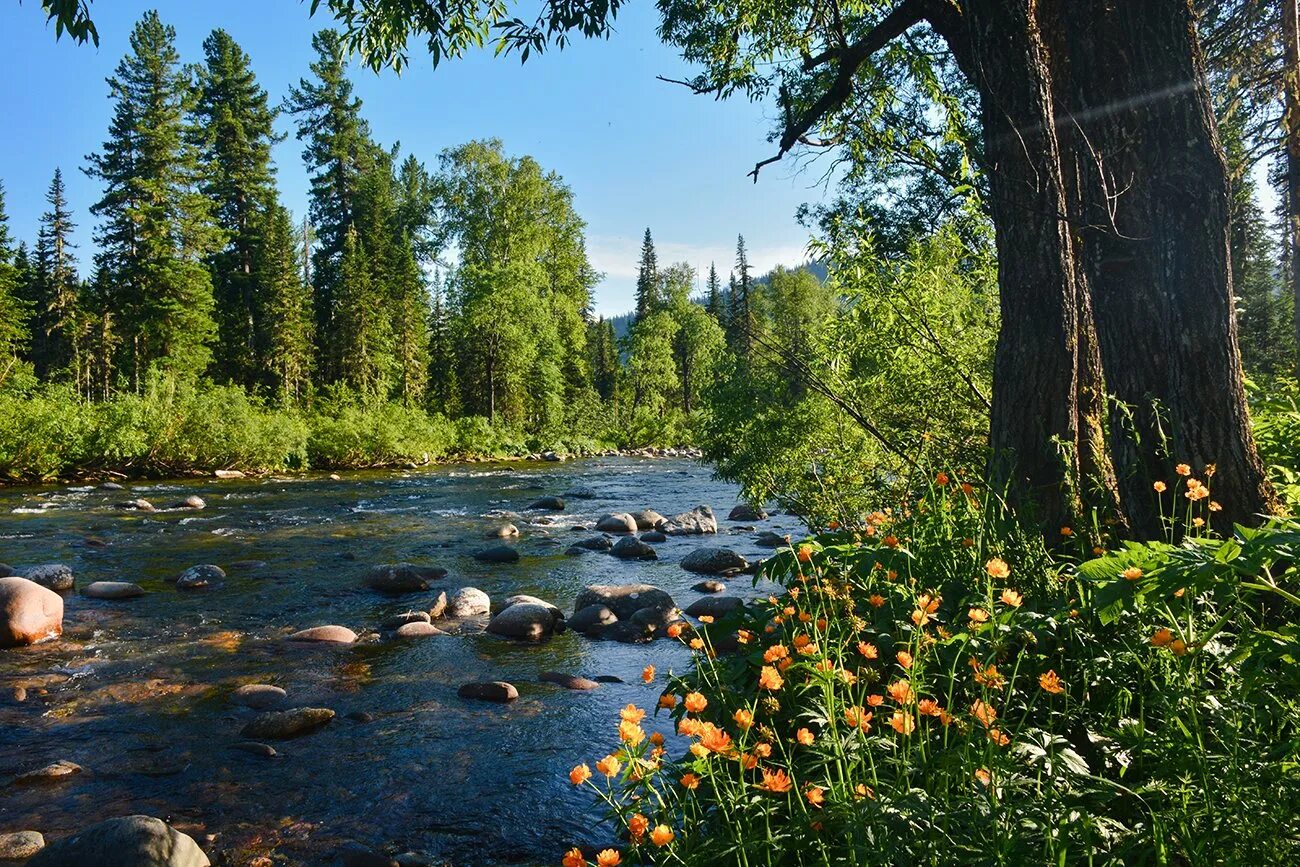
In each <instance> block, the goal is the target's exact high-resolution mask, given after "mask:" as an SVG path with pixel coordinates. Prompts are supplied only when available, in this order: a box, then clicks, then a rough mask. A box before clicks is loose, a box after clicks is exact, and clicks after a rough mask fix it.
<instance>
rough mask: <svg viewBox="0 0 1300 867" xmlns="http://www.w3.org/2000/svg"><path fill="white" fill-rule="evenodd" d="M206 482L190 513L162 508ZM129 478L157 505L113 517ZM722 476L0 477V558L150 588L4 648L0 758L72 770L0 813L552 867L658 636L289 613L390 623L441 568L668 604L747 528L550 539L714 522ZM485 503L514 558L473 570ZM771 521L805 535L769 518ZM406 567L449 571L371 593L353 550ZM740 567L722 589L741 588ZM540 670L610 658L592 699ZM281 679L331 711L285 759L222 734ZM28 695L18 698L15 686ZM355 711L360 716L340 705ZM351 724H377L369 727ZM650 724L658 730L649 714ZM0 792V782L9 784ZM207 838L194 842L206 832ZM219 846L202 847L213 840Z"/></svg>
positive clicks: (630, 464)
mask: <svg viewBox="0 0 1300 867" xmlns="http://www.w3.org/2000/svg"><path fill="white" fill-rule="evenodd" d="M578 487H582V488H589V489H591V490H592V491H594V492H595V494H596V498H595V499H585V500H574V499H570V500H569V502H568V508H567V510H566V511H565V512H564V513H562V514H556V515H545V514H540V513H535V512H528V511H526V510H525V507H526V506H527V505H528V503H530V502H531V501H532V500H534V499H535V498H536V497H538V496H540V495H541V494H543V493H545V494H563V493H564V492H565V491H567V490H569V489H571V488H578ZM191 493H197V494H200V495H201V496H202V497H203V498H204V499H205V500H206V501H207V503H208V507H207V509H205V510H203V511H201V512H192V511H184V510H170V509H167V508H166V507H167V506H168V505H170V504H171V503H173V502H176V501H179V500H180V499H182V498H184V497H185V496H187V495H189V494H191ZM137 497H144V498H146V499H149V500H150V501H151V502H153V503H154V504H155V505H157V506H158V507H159V508H160V509H162V511H159V512H157V513H140V512H133V511H125V510H122V509H120V508H118V504H119V503H121V502H122V501H124V500H127V499H133V498H137ZM735 497H736V490H735V488H734V487H732V486H729V485H726V484H723V483H720V482H717V481H714V480H712V479H711V478H710V474H709V471H708V470H707V469H706V468H702V467H699V466H697V465H695V464H692V463H689V462H686V461H679V460H644V459H633V458H611V459H602V460H586V461H575V462H572V463H568V464H562V465H554V464H546V465H510V466H506V467H492V468H485V467H483V466H481V465H480V466H474V467H471V468H467V467H455V468H444V469H438V470H433V471H428V472H409V473H368V474H358V475H355V476H349V477H346V478H345V479H344V480H342V481H330V480H328V479H324V478H293V479H270V480H246V481H238V482H215V481H205V482H194V483H191V482H184V483H165V484H138V485H131V486H130V491H129V492H124V491H118V492H106V491H100V490H97V489H94V488H90V487H76V488H62V489H59V490H55V491H49V492H37V491H32V490H23V491H17V490H9V491H0V515H3V516H4V518H3V520H0V560H4V561H6V562H8V563H10V564H12V565H14V566H15V567H19V568H22V567H26V566H31V565H36V564H39V563H47V562H63V563H67V564H68V565H70V566H71V567H72V568H73V570H74V572H75V573H76V575H77V583H78V586H83V585H84V584H86V583H89V582H90V581H95V580H127V581H135V582H138V583H140V584H141V585H143V586H144V587H145V588H146V589H148V590H149V591H151V592H150V594H149V595H147V596H145V597H143V598H140V599H135V600H131V601H124V602H103V601H96V600H90V599H85V598H83V597H80V596H75V595H71V596H68V597H66V613H65V620H64V629H65V632H64V637H63V640H61V641H59V642H55V643H52V644H47V645H41V646H38V647H34V648H25V649H22V650H0V688H2V689H3V692H2V693H0V776H6V777H7V776H8V775H9V774H12V773H15V772H17V771H19V770H25V769H28V768H30V767H36V766H39V765H43V764H46V763H49V762H53V761H55V760H58V759H68V760H71V761H73V762H76V763H77V764H79V765H82V766H83V767H84V768H85V771H84V773H82V774H80V775H76V776H74V777H71V778H68V779H66V780H64V781H62V782H56V783H50V784H46V785H34V786H21V787H17V786H8V787H5V788H4V789H3V791H4V797H3V798H0V832H3V831H14V830H24V829H32V830H39V831H42V832H43V833H45V834H46V835H47V837H57V836H61V835H63V834H64V833H67V832H69V831H72V830H75V829H77V828H80V827H83V826H85V825H87V824H90V823H91V822H94V821H98V820H99V819H103V818H107V817H109V816H116V815H125V814H128V813H147V814H151V815H155V816H159V817H161V818H167V819H169V820H170V821H172V822H173V823H174V824H175V825H176V826H177V827H179V828H181V829H182V830H185V831H187V832H189V833H191V834H192V835H193V836H194V837H195V839H197V840H199V842H200V843H201V844H202V845H204V846H205V848H206V849H207V850H208V851H209V854H216V853H223V855H224V857H225V863H231V864H244V863H248V862H249V861H251V860H252V859H254V858H256V857H257V856H260V855H265V854H268V853H270V854H272V855H273V856H274V858H275V860H276V862H277V863H317V862H323V861H326V860H328V859H329V858H330V857H331V856H332V855H333V853H335V852H336V851H337V850H338V848H339V847H340V846H342V845H344V844H345V843H347V842H349V841H357V842H360V843H362V844H364V845H367V846H371V847H374V848H386V849H389V850H390V851H399V852H400V851H407V850H414V851H417V852H421V853H424V854H426V855H428V856H429V857H430V858H433V859H436V860H439V861H442V860H445V861H448V862H450V863H456V864H461V863H485V862H525V863H534V862H538V861H543V860H544V861H547V862H553V861H554V860H555V859H556V857H557V856H558V853H559V852H561V851H563V850H564V849H565V848H566V847H568V846H570V845H573V844H574V843H575V842H578V843H581V842H585V841H592V842H595V841H600V840H604V839H607V838H608V833H609V832H608V831H607V830H603V829H601V828H599V827H596V825H595V822H596V820H597V819H598V818H599V810H598V809H597V808H596V807H595V806H593V804H592V802H591V799H590V797H588V795H587V794H584V793H581V792H575V791H574V790H573V788H572V787H571V786H570V785H569V783H568V781H567V778H566V774H567V771H568V769H569V768H570V767H571V766H572V765H573V764H574V763H575V762H576V761H578V760H584V759H585V760H588V761H590V760H591V759H594V758H596V757H598V756H599V755H602V754H603V753H604V752H605V751H607V750H608V749H609V748H610V747H611V746H612V744H613V742H614V741H615V736H614V725H615V722H616V720H617V709H618V708H619V707H622V706H623V705H625V704H627V703H628V702H636V703H638V704H641V705H644V706H651V707H652V706H653V703H654V699H655V698H656V697H657V691H656V690H654V689H652V688H650V687H646V686H644V685H642V684H641V683H640V679H639V673H640V671H641V669H642V667H643V666H644V665H645V664H646V663H654V665H655V666H656V668H658V670H659V671H660V672H664V673H666V672H668V671H670V670H672V669H674V668H676V669H678V670H680V669H681V668H682V667H684V666H685V665H686V664H687V660H688V656H687V654H686V653H685V652H684V650H683V648H681V647H680V646H677V645H674V644H671V643H669V642H664V641H660V642H656V643H655V644H653V645H642V646H627V645H621V644H615V643H611V642H592V641H589V640H587V639H585V638H582V637H580V636H577V635H574V634H573V633H566V634H564V635H560V636H556V637H554V638H552V639H549V640H547V641H545V642H543V643H540V644H525V643H514V642H509V641H504V640H501V639H498V638H495V637H493V636H490V635H487V634H484V633H482V632H481V631H480V630H481V624H477V625H474V624H466V625H465V627H464V628H463V629H462V630H461V631H459V632H458V633H457V634H454V635H450V636H442V637H433V638H425V639H419V640H415V641H408V642H396V641H386V642H382V643H362V644H358V645H354V646H348V647H323V646H300V645H291V644H288V643H286V642H284V641H282V640H281V639H282V637H283V636H284V635H286V634H287V633H288V632H290V631H292V630H295V629H301V628H305V627H308V626H316V625H321V624H326V623H337V624H341V625H344V626H348V627H350V628H352V629H354V630H355V631H356V632H358V633H360V634H363V633H365V632H367V631H373V630H374V629H376V628H378V626H379V623H380V622H381V621H382V620H383V619H384V618H385V617H387V616H389V615H392V614H395V613H398V612H402V611H406V610H408V609H410V608H427V607H428V606H429V604H430V603H431V602H432V600H433V597H434V596H435V595H436V592H437V589H439V588H441V587H449V588H454V587H458V586H462V585H472V586H475V587H479V588H481V589H483V590H485V591H486V592H487V593H489V594H490V595H491V596H492V597H493V599H494V600H495V601H496V602H500V601H501V600H502V599H504V598H505V597H506V596H508V595H511V594H515V593H528V594H532V595H536V596H540V597H542V598H544V599H547V600H550V601H552V602H554V603H555V604H557V605H559V606H560V607H561V608H563V609H564V610H566V611H571V610H572V606H573V600H574V597H575V596H576V595H577V593H578V591H579V590H581V588H582V587H583V586H585V585H587V584H592V583H632V582H639V581H644V582H647V583H650V584H655V585H657V586H659V587H662V588H663V589H665V590H667V591H668V592H669V593H671V594H672V595H673V597H674V598H675V599H676V600H677V602H678V604H680V605H682V606H683V607H685V606H686V605H687V604H689V603H690V602H691V601H693V600H694V599H695V598H697V597H698V595H699V594H696V593H694V592H692V591H691V590H690V587H691V585H692V584H694V583H695V582H696V581H697V580H698V576H694V575H692V574H691V573H688V572H685V571H683V570H682V569H681V568H680V567H679V566H678V563H679V561H680V560H681V558H682V557H683V556H684V555H685V554H686V553H687V552H689V551H690V550H692V549H693V548H694V547H697V546H699V545H703V544H726V545H728V546H730V547H733V548H735V549H736V550H738V551H740V552H741V553H743V554H745V555H746V556H748V557H750V558H751V559H753V558H756V557H758V556H762V554H764V553H765V552H764V551H763V550H762V549H759V548H757V547H754V546H753V544H752V534H750V533H748V532H746V531H743V530H742V531H737V530H734V529H732V528H734V525H732V524H729V523H728V522H726V521H722V522H721V523H722V525H723V535H722V536H720V537H716V538H715V537H704V538H699V537H696V538H687V539H670V541H668V542H667V543H664V544H662V545H659V546H656V547H657V548H658V551H659V555H660V557H661V559H660V560H659V561H657V562H648V563H643V562H631V563H628V562H622V561H619V560H616V559H614V558H613V557H610V556H608V555H604V554H594V553H592V554H585V555H583V556H580V557H566V556H564V555H563V551H564V549H565V547H567V545H568V544H569V542H570V541H572V540H573V539H574V538H578V535H577V534H576V533H575V532H574V531H573V530H572V527H573V525H574V524H587V525H590V524H592V523H593V519H594V518H595V517H596V516H597V515H598V514H600V513H603V512H607V511H611V510H621V509H635V508H643V507H650V508H654V509H656V510H657V511H659V512H661V513H663V514H668V515H671V514H674V513H676V512H680V511H684V510H686V509H688V508H691V507H693V506H695V505H696V504H698V503H707V504H709V505H711V506H712V507H713V508H714V510H715V511H717V512H719V514H720V517H725V515H726V512H727V510H729V509H730V507H731V505H732V504H733V503H734V501H735ZM502 516H505V517H507V518H508V519H510V520H512V521H514V523H516V524H517V525H518V526H519V529H520V531H521V535H520V537H519V539H518V540H516V541H514V542H513V544H515V545H517V547H518V548H519V550H520V552H521V553H522V554H523V559H522V560H521V561H520V562H519V563H516V564H511V565H504V566H493V565H489V564H484V563H479V562H477V561H475V560H474V559H472V557H471V554H472V553H473V552H474V551H475V550H477V549H479V548H481V547H484V546H485V545H487V544H489V543H488V541H487V540H486V539H485V538H484V534H485V532H486V531H487V530H488V529H490V528H491V527H492V526H494V519H499V518H501V517H502ZM763 529H775V530H778V531H779V532H795V533H797V532H799V529H800V528H799V525H798V524H797V522H796V521H795V519H793V518H789V517H785V516H780V517H776V518H773V519H772V520H770V521H767V522H764V524H763ZM399 561H410V562H415V563H422V564H429V565H440V566H444V567H445V568H447V569H448V570H449V571H450V574H449V575H448V576H447V578H446V579H445V581H443V582H441V583H440V584H439V587H438V588H435V589H434V590H433V591H432V592H430V593H427V594H410V595H406V596H402V597H385V596H381V595H379V594H376V593H374V592H372V591H369V590H366V589H364V588H362V587H361V584H360V578H361V574H362V573H363V572H364V570H365V568H366V567H367V566H369V565H372V564H376V563H386V562H399ZM198 563H215V564H217V565H219V566H222V567H223V568H224V569H225V570H226V572H227V577H226V579H225V580H224V581H222V582H219V583H217V584H214V585H212V586H210V587H208V588H206V589H203V590H195V591H185V592H178V591H177V590H176V589H175V588H174V585H173V583H172V582H174V581H175V579H176V577H177V576H178V575H179V574H180V573H181V572H182V571H183V570H184V569H185V568H187V567H188V566H192V565H195V564H198ZM759 591H763V592H766V591H765V590H764V588H761V587H760V588H758V589H754V588H752V587H751V586H750V579H749V578H747V577H741V578H739V579H735V580H733V581H732V582H731V590H730V592H732V593H738V594H745V595H752V594H754V593H757V592H759ZM547 670H554V671H564V672H572V673H575V674H584V675H587V676H594V675H614V676H617V677H620V678H622V679H623V680H624V681H626V683H606V684H602V686H601V687H600V688H599V689H597V690H595V691H593V692H589V693H587V692H570V691H567V690H563V689H561V688H559V687H555V686H552V685H550V684H544V683H539V682H538V681H537V675H538V674H539V673H540V672H542V671H547ZM470 680H508V681H510V682H512V683H514V684H515V685H516V686H517V687H518V688H519V693H520V697H519V700H518V701H516V702H514V703H513V704H510V705H505V706H503V705H495V704H485V703H478V702H469V701H465V700H462V699H460V698H458V697H457V696H456V689H457V688H458V687H459V686H460V685H461V684H462V683H464V682H466V681H470ZM245 683H273V684H276V685H278V686H281V687H283V688H284V689H286V690H288V693H289V696H290V701H291V704H293V705H300V706H301V705H306V706H318V707H329V708H332V709H334V710H335V711H336V712H337V713H338V716H337V717H336V719H335V720H334V721H333V722H332V723H331V724H330V725H328V726H327V727H325V728H324V729H321V730H318V731H316V732H314V733H312V734H309V735H306V736H304V737H302V738H299V739H295V740H290V741H284V742H277V743H276V744H275V747H276V749H277V751H278V752H279V756H278V757H276V758H266V757H263V756H260V755H256V754H253V753H248V752H243V751H239V750H235V749H233V746H234V744H236V743H238V742H239V741H240V740H241V738H240V737H239V730H240V728H242V727H243V725H244V724H245V723H246V722H247V720H248V718H249V717H250V716H251V714H252V712H251V711H248V710H246V709H243V708H239V707H236V706H235V705H233V704H232V703H231V701H230V699H229V694H230V692H231V691H233V690H234V689H235V688H236V687H238V686H239V685H241V684H245ZM15 692H25V693H26V700H25V701H21V702H19V701H17V700H14V699H11V698H10V696H12V695H14V694H15ZM349 714H351V715H352V718H349ZM367 720H368V721H367ZM650 722H651V725H649V726H647V728H648V729H649V730H660V731H665V732H667V729H668V727H667V725H666V724H665V722H664V721H662V720H661V721H658V722H655V721H654V720H653V719H652V720H651V721H650ZM0 786H3V782H0ZM209 835H211V836H209ZM214 861H215V859H214Z"/></svg>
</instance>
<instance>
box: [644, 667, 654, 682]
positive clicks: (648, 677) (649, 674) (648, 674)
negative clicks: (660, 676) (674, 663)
mask: <svg viewBox="0 0 1300 867" xmlns="http://www.w3.org/2000/svg"><path fill="white" fill-rule="evenodd" d="M654 679H655V667H654V666H653V665H647V666H646V667H645V668H643V669H641V680H643V681H645V682H646V683H650V682H652V681H653V680H654Z"/></svg>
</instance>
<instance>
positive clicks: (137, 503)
mask: <svg viewBox="0 0 1300 867" xmlns="http://www.w3.org/2000/svg"><path fill="white" fill-rule="evenodd" d="M122 508H123V509H131V510H134V511H136V512H156V511H158V510H157V509H156V508H154V504H153V503H151V502H149V501H148V500H146V499H145V498H144V497H138V498H137V499H134V500H127V501H126V502H125V503H123V504H122Z"/></svg>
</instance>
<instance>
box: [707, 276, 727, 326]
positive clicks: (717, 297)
mask: <svg viewBox="0 0 1300 867" xmlns="http://www.w3.org/2000/svg"><path fill="white" fill-rule="evenodd" d="M705 293H706V294H705V301H704V309H705V310H707V311H708V312H709V315H710V316H712V317H713V318H714V319H715V320H717V322H718V324H719V325H721V324H723V323H724V322H725V321H726V318H727V311H726V310H725V309H724V308H723V303H724V300H723V297H722V281H721V280H719V279H718V269H717V267H716V266H715V265H714V264H713V263H712V262H710V263H709V279H708V281H707V282H706V283H705Z"/></svg>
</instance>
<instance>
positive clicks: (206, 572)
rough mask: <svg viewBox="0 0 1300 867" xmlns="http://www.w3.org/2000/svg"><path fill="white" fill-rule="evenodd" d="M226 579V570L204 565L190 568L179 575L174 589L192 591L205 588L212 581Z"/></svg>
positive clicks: (207, 564)
mask: <svg viewBox="0 0 1300 867" xmlns="http://www.w3.org/2000/svg"><path fill="white" fill-rule="evenodd" d="M225 577H226V570H225V569H222V568H221V567H220V566H213V565H212V564H211V563H204V564H202V565H200V566H191V567H190V568H188V569H186V570H185V571H184V572H182V573H181V575H180V577H179V578H177V579H176V587H177V589H179V590H194V589H197V588H199V587H207V586H208V585H209V584H211V583H212V582H213V581H220V580H221V579H223V578H225Z"/></svg>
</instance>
